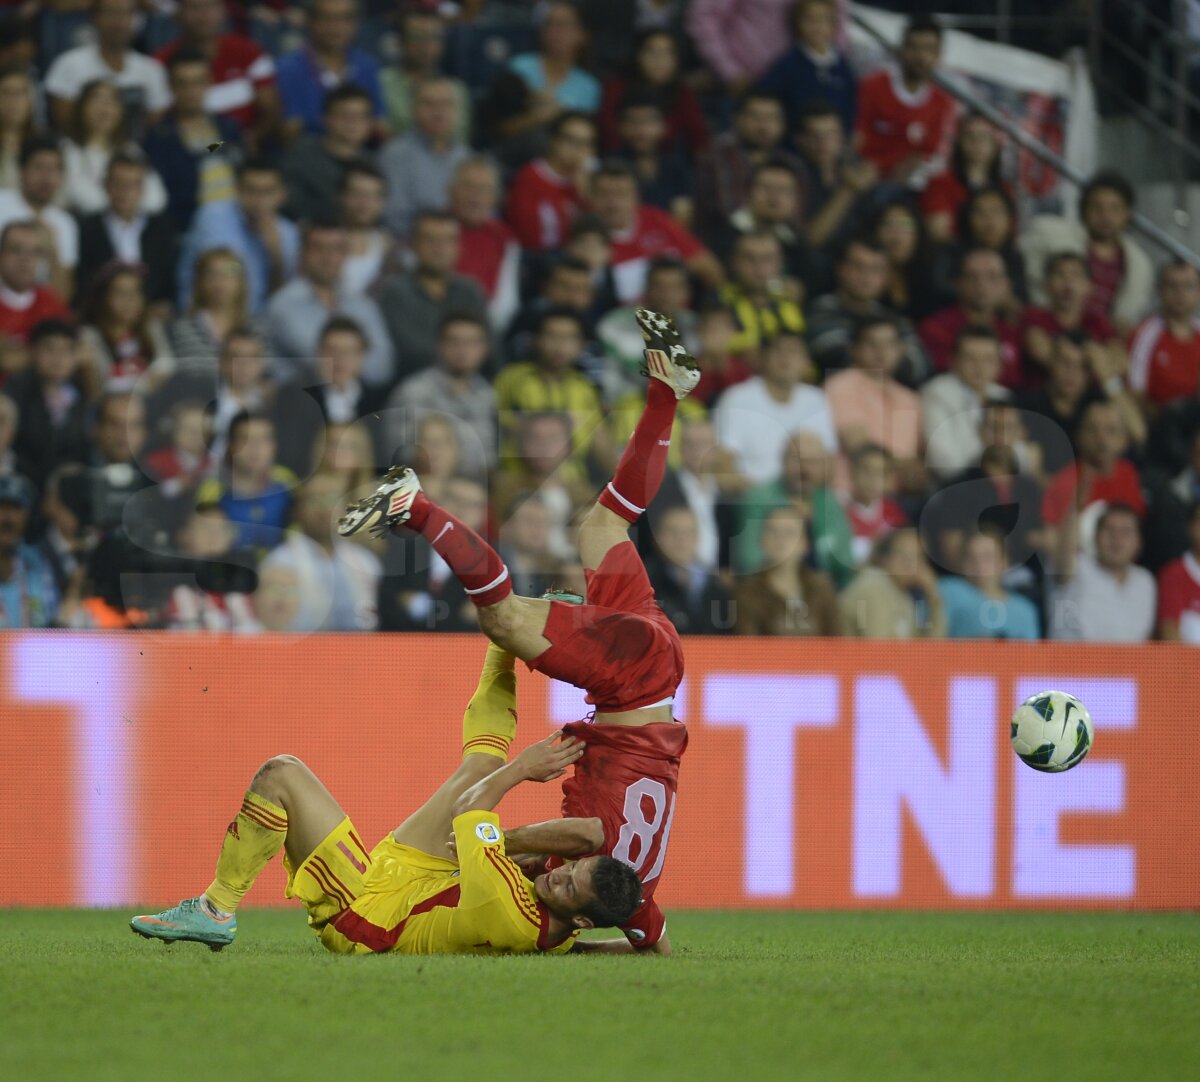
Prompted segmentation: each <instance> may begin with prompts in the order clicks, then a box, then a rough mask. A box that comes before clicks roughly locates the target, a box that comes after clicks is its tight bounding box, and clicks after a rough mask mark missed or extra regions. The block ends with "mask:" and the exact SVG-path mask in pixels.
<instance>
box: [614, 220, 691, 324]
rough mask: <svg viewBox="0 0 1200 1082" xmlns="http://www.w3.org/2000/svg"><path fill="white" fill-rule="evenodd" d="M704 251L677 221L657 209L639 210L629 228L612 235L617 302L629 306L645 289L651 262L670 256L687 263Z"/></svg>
mask: <svg viewBox="0 0 1200 1082" xmlns="http://www.w3.org/2000/svg"><path fill="white" fill-rule="evenodd" d="M703 251H704V245H703V244H701V243H700V242H699V241H698V240H697V239H696V238H695V237H694V236H692V234H691V233H689V232H688V231H687V230H686V229H684V227H683V226H682V225H680V224H679V222H678V221H677V220H676V219H675V218H673V217H672V216H671V215H670V214H668V213H667V212H666V211H665V210H660V209H659V208H658V207H649V206H644V205H643V206H640V207H638V212H637V218H636V220H635V221H634V223H633V225H632V227H631V228H629V229H627V230H625V231H624V232H623V233H614V234H613V235H612V272H613V284H614V286H615V287H616V293H617V300H619V301H620V302H621V303H622V304H630V303H632V302H633V301H636V300H638V299H639V298H640V297H641V295H642V292H643V291H644V290H645V287H646V272H647V271H648V270H649V269H650V264H651V262H652V261H653V260H655V259H658V258H659V257H660V256H673V257H674V258H675V259H678V260H681V261H682V262H685V263H686V262H687V261H688V260H689V259H691V258H692V257H693V256H697V255H699V254H700V253H701V252H703Z"/></svg>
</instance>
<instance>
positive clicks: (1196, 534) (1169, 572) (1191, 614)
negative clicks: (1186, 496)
mask: <svg viewBox="0 0 1200 1082" xmlns="http://www.w3.org/2000/svg"><path fill="white" fill-rule="evenodd" d="M1188 541H1189V542H1190V547H1189V549H1188V551H1187V552H1185V553H1184V554H1183V555H1182V556H1181V557H1179V559H1178V560H1172V561H1171V562H1170V563H1169V564H1167V566H1166V567H1164V568H1163V569H1162V571H1160V572H1159V574H1158V637H1159V638H1160V639H1166V640H1167V641H1168V642H1187V643H1191V644H1192V645H1193V646H1200V501H1197V502H1196V503H1193V504H1192V510H1191V513H1190V515H1189V516H1188Z"/></svg>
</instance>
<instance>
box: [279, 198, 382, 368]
mask: <svg viewBox="0 0 1200 1082" xmlns="http://www.w3.org/2000/svg"><path fill="white" fill-rule="evenodd" d="M349 251H350V242H349V238H348V237H347V236H346V231H345V230H344V229H343V228H342V227H341V226H340V225H339V224H338V223H337V222H336V221H334V220H331V219H322V220H316V221H312V222H309V223H308V224H307V225H306V226H305V227H304V233H303V239H302V242H301V247H300V273H299V274H298V275H296V277H295V278H293V279H292V280H291V281H290V282H288V284H287V285H285V286H284V287H283V288H282V289H280V290H279V291H278V292H277V293H275V295H274V296H273V297H272V298H271V299H270V301H268V302H267V311H266V324H267V340H268V341H269V342H270V344H271V349H272V351H273V352H274V353H275V359H274V366H275V377H276V379H277V380H279V382H281V383H283V382H286V381H287V380H289V379H292V378H294V377H295V376H296V375H297V374H299V373H300V372H301V371H302V370H303V369H304V368H305V366H307V365H310V364H311V362H312V358H313V357H314V356H315V355H316V350H317V342H318V340H319V338H320V336H321V329H322V328H323V327H324V326H325V324H326V322H327V320H328V319H329V317H330V316H335V315H339V316H348V317H349V318H350V319H352V320H354V322H355V323H357V324H358V326H359V329H360V330H361V331H362V333H363V335H364V336H365V338H366V342H367V355H366V360H365V363H364V365H363V370H362V378H363V382H365V383H368V384H370V385H371V386H372V387H379V386H386V385H388V384H390V383H391V381H392V340H391V338H390V337H389V336H388V332H387V327H386V326H385V325H384V322H383V317H382V315H380V312H379V306H378V305H377V304H376V303H375V301H373V300H372V299H371V298H370V297H368V296H367V295H366V294H365V293H351V292H349V291H348V290H346V289H345V288H344V285H343V282H342V268H343V266H344V265H345V263H346V256H347V255H348V254H349Z"/></svg>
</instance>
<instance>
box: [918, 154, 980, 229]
mask: <svg viewBox="0 0 1200 1082" xmlns="http://www.w3.org/2000/svg"><path fill="white" fill-rule="evenodd" d="M970 194H971V193H970V192H969V191H967V186H966V185H965V184H964V183H963V182H962V181H961V180H959V179H958V175H957V174H956V173H955V172H954V171H953V170H952V169H947V170H946V171H945V172H944V173H939V174H938V175H937V176H936V177H934V178H933V179H932V180H930V182H929V183H928V184H926V185H925V190H924V191H923V192H922V193H921V213H922V214H923V215H925V217H926V218H928V217H930V216H932V215H934V214H948V215H949V216H950V235H951V236H952V237H956V236H958V212H959V211H960V210H961V209H962V205H963V204H964V203H965V202H966V201H967V199H968V197H969V196H970Z"/></svg>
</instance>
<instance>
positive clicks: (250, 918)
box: [0, 909, 1200, 1082]
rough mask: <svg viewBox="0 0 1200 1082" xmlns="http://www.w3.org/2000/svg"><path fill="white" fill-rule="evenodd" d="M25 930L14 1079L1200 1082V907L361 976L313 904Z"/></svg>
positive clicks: (897, 916)
mask: <svg viewBox="0 0 1200 1082" xmlns="http://www.w3.org/2000/svg"><path fill="white" fill-rule="evenodd" d="M127 921H128V914H126V913H123V912H111V913H110V912H67V911H48V910H38V911H22V910H16V911H5V912H3V913H0V1033H2V1034H3V1037H2V1039H0V1076H3V1077H5V1078H11V1079H14V1080H20V1082H24V1080H25V1079H43V1078H44V1079H56V1080H57V1079H72V1078H83V1077H88V1078H90V1079H109V1078H112V1079H121V1080H122V1082H136V1080H138V1079H142V1078H146V1079H152V1078H163V1079H167V1078H170V1079H189V1080H190V1079H204V1078H221V1079H223V1080H239V1079H251V1078H253V1079H261V1080H271V1079H276V1078H278V1079H285V1078H286V1079H295V1078H299V1077H304V1078H314V1079H315V1078H321V1079H328V1080H330V1082H341V1080H342V1079H357V1078H358V1077H359V1076H360V1075H362V1074H363V1072H370V1076H372V1077H376V1078H380V1079H384V1078H404V1079H406V1080H411V1079H421V1080H428V1082H441V1080H442V1079H460V1078H464V1079H469V1080H472V1082H475V1080H479V1082H484V1080H487V1079H491V1078H493V1077H494V1078H497V1079H500V1078H507V1077H512V1076H521V1077H523V1078H524V1079H525V1080H526V1082H529V1080H536V1079H541V1078H555V1079H569V1080H570V1082H582V1080H591V1079H605V1080H608V1079H626V1078H627V1079H629V1080H630V1082H633V1080H635V1079H636V1080H638V1082H640V1080H642V1079H648V1078H653V1079H691V1080H695V1079H709V1078H712V1079H717V1078H732V1079H735V1080H737V1082H742V1080H744V1082H751V1080H752V1079H753V1080H755V1082H757V1080H758V1079H775V1078H779V1079H814V1080H821V1082H825V1080H840V1079H885V1080H886V1082H898V1080H901V1079H909V1078H914V1079H915V1078H921V1079H930V1078H937V1079H942V1078H945V1079H976V1078H979V1079H984V1078H986V1079H991V1078H996V1079H1004V1078H1014V1077H1018V1076H1020V1077H1021V1078H1022V1079H1024V1080H1030V1079H1042V1078H1045V1079H1055V1080H1064V1079H1074V1078H1087V1079H1089V1080H1100V1079H1121V1080H1122V1082H1127V1080H1129V1079H1155V1080H1158V1079H1174V1078H1179V1079H1189V1080H1191V1079H1195V1078H1197V1077H1200V1066H1198V1065H1200V920H1197V919H1196V918H1195V917H1194V916H1190V915H1145V914H1137V915H1092V914H1065V913H1055V914H962V913H958V914H935V913H675V914H673V915H672V916H671V918H670V927H671V937H672V940H673V941H674V942H675V944H676V945H677V950H678V952H677V954H676V957H674V958H672V959H659V958H624V957H595V956H593V957H578V958H571V957H567V958H543V957H536V956H535V957H517V958H465V957H459V958H409V957H399V956H387V957H379V958H357V959H356V958H343V957H334V956H331V955H327V954H325V953H324V952H323V951H322V950H321V948H320V946H319V944H318V943H317V942H316V939H315V937H313V936H312V935H311V933H309V932H308V930H307V928H306V927H305V925H304V920H303V916H302V914H301V912H300V911H299V910H298V909H292V910H267V911H264V910H254V909H250V910H247V911H245V913H243V914H241V915H240V919H239V925H240V928H239V935H238V939H237V941H236V942H235V943H234V944H233V945H232V946H230V947H228V948H227V949H226V950H225V951H224V952H222V953H221V954H213V953H212V952H210V951H209V950H208V949H207V948H206V947H204V946H202V945H199V944H191V943H180V944H176V945H173V946H170V947H166V946H163V945H162V944H159V943H150V942H146V941H144V940H142V939H139V938H137V937H136V936H134V935H133V934H131V933H130V931H129V930H128V926H127Z"/></svg>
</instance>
